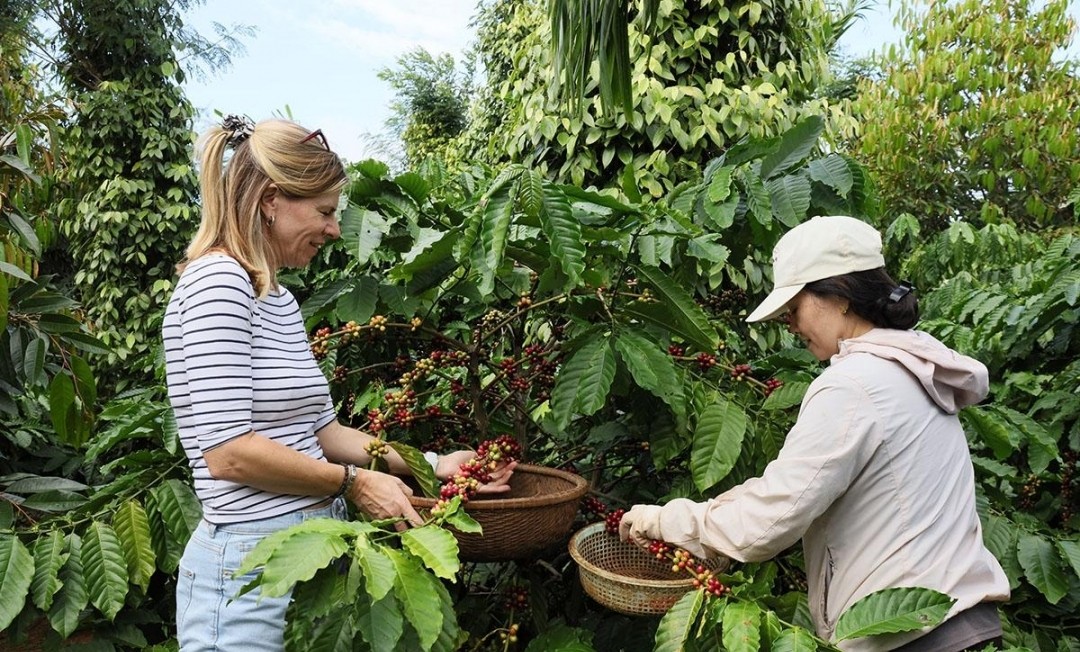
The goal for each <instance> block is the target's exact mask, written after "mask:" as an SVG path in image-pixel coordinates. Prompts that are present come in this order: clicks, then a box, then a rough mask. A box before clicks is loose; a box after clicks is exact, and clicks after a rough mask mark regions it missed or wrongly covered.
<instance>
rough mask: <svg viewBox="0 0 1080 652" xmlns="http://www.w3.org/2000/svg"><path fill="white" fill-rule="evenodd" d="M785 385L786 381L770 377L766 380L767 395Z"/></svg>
mask: <svg viewBox="0 0 1080 652" xmlns="http://www.w3.org/2000/svg"><path fill="white" fill-rule="evenodd" d="M783 386H784V381H782V380H779V379H777V378H770V379H768V380H766V381H765V396H768V395H770V394H772V393H773V392H775V391H776V390H778V389H780V388H781V387H783Z"/></svg>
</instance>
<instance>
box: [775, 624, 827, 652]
mask: <svg viewBox="0 0 1080 652" xmlns="http://www.w3.org/2000/svg"><path fill="white" fill-rule="evenodd" d="M769 649H770V652H817V649H818V646H817V643H816V642H815V641H814V637H813V635H812V634H810V632H808V631H806V630H805V629H803V628H801V627H796V628H794V629H785V630H784V631H782V632H780V635H779V636H777V637H776V640H774V641H773V642H772V647H770V648H769Z"/></svg>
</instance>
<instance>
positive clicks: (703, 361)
mask: <svg viewBox="0 0 1080 652" xmlns="http://www.w3.org/2000/svg"><path fill="white" fill-rule="evenodd" d="M695 361H697V365H698V369H700V370H701V371H702V373H704V372H706V371H708V370H710V369H712V368H713V367H715V366H716V356H715V355H713V354H711V353H699V354H697V357H696V358H695Z"/></svg>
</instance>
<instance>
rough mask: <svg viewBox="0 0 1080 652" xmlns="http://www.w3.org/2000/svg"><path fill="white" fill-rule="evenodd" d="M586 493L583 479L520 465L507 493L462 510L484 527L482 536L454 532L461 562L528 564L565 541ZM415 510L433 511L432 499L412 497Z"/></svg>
mask: <svg viewBox="0 0 1080 652" xmlns="http://www.w3.org/2000/svg"><path fill="white" fill-rule="evenodd" d="M588 489H589V483H588V482H587V481H586V480H585V478H583V477H581V476H579V475H575V474H573V473H568V472H566V471H561V470H559V469H553V468H550V467H546V466H534V465H531V464H519V465H518V466H517V468H516V469H514V475H513V477H512V478H511V479H510V491H509V492H508V493H505V494H499V495H498V497H494V496H493V497H484V496H476V497H474V498H472V499H471V500H469V502H467V503H466V504H465V511H466V512H468V514H469V516H471V517H473V518H474V519H475V520H476V521H477V522H478V523H480V526H481V527H483V528H484V531H483V534H472V533H463V532H457V531H455V532H454V536H455V537H456V538H457V542H458V548H459V549H460V557H461V559H462V560H464V561H512V560H518V559H532V558H535V557H537V556H539V555H540V554H541V553H543V552H545V551H546V550H549V549H550V548H552V547H555V546H561V545H563V544H564V543H565V542H566V537H567V535H569V533H570V526H571V525H573V522H574V516H575V515H576V514H577V511H578V503H580V502H581V497H582V496H584V495H585V492H586V491H588ZM409 501H410V502H411V503H412V504H413V507H415V508H416V509H418V510H421V509H423V510H427V509H431V508H432V507H434V506H435V499H433V498H424V497H420V496H412V497H410V498H409Z"/></svg>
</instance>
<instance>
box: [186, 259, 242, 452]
mask: <svg viewBox="0 0 1080 652" xmlns="http://www.w3.org/2000/svg"><path fill="white" fill-rule="evenodd" d="M254 306H255V294H254V290H253V289H252V286H251V280H250V279H249V278H248V276H247V274H246V273H245V272H244V270H243V268H241V267H240V266H239V265H238V264H236V263H235V262H232V261H222V262H221V263H214V264H210V265H206V266H205V267H202V268H200V269H199V270H197V271H196V273H195V275H194V276H193V277H192V278H191V279H190V281H189V283H188V287H187V293H186V295H185V297H184V299H183V301H182V302H181V304H180V307H179V321H180V329H181V338H182V344H183V349H184V361H185V364H186V372H187V379H188V386H189V391H190V395H191V411H192V414H193V417H194V422H195V430H196V437H197V439H198V442H199V447H200V448H201V449H202V450H203V451H207V450H210V449H212V448H214V447H216V446H220V445H221V444H223V443H225V442H227V441H229V440H230V439H233V438H235V437H238V436H240V435H243V434H246V433H248V432H251V430H252V418H251V406H252V395H253V388H252V363H251V351H252V346H251V339H252V338H251V331H252V314H253V310H254Z"/></svg>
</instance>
